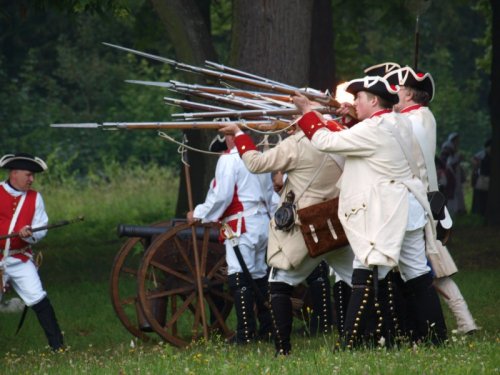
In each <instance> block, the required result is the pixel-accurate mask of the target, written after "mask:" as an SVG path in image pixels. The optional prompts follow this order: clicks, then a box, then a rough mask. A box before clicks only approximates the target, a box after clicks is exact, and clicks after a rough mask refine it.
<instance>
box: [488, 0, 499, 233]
mask: <svg viewBox="0 0 500 375" xmlns="http://www.w3.org/2000/svg"><path fill="white" fill-rule="evenodd" d="M490 3H491V10H492V12H491V13H492V17H493V20H492V27H491V30H492V35H491V50H492V61H491V92H490V108H491V111H490V113H491V128H492V129H491V130H492V139H491V141H492V142H491V176H490V189H489V193H488V208H487V212H486V220H487V223H488V225H491V226H500V106H499V105H498V103H500V3H499V2H498V1H496V0H490Z"/></svg>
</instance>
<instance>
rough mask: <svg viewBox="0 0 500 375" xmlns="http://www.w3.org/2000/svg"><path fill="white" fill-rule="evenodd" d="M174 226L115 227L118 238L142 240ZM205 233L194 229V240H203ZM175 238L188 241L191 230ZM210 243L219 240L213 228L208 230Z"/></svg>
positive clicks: (201, 229) (182, 232)
mask: <svg viewBox="0 0 500 375" xmlns="http://www.w3.org/2000/svg"><path fill="white" fill-rule="evenodd" d="M173 226H174V224H172V225H171V226H167V227H152V226H146V225H128V224H119V225H118V226H117V228H116V229H117V233H118V236H119V237H142V238H151V237H153V236H157V235H160V234H163V233H165V232H167V231H168V230H170V229H172V228H173ZM204 233H205V228H204V227H196V238H197V239H198V240H203V234H204ZM177 236H178V237H179V238H180V239H181V240H187V239H190V238H191V236H192V232H191V228H186V229H183V230H181V231H179V232H177ZM209 239H210V242H217V241H218V239H219V231H218V230H217V229H216V228H215V227H214V228H210V236H209Z"/></svg>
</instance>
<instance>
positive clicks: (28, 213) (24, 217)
mask: <svg viewBox="0 0 500 375" xmlns="http://www.w3.org/2000/svg"><path fill="white" fill-rule="evenodd" d="M37 194H38V193H37V192H36V191H35V190H28V191H27V193H26V199H25V200H24V204H23V206H22V208H21V212H20V213H19V216H18V218H17V221H16V224H15V225H14V229H13V232H18V231H20V230H21V228H22V227H24V226H26V225H31V223H32V221H33V216H34V215H35V204H36V197H37ZM21 197H22V196H18V197H13V196H12V195H10V194H9V193H8V192H7V191H6V190H5V189H4V187H3V186H0V234H1V235H5V234H8V232H9V227H10V223H11V221H12V217H13V216H14V212H15V211H16V208H17V205H18V204H19V201H20V200H21ZM6 241H7V240H1V241H0V249H5V243H6ZM26 246H29V243H28V242H26V241H24V240H23V239H21V238H20V237H14V238H11V239H10V250H16V249H22V248H25V247H26ZM30 252H31V250H29V251H28V253H30ZM13 257H15V258H19V259H21V260H23V261H27V260H28V257H27V256H26V255H24V254H15V255H13ZM2 258H3V251H2V252H1V253H0V260H1V259H2Z"/></svg>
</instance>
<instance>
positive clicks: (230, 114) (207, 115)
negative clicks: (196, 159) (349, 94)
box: [172, 107, 332, 119]
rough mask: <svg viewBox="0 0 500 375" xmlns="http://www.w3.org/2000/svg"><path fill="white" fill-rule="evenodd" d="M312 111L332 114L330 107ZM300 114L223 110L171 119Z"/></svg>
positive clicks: (290, 110)
mask: <svg viewBox="0 0 500 375" xmlns="http://www.w3.org/2000/svg"><path fill="white" fill-rule="evenodd" d="M314 111H316V112H319V113H332V108H330V107H318V108H314ZM300 114H301V112H300V111H299V110H298V109H296V108H275V109H268V110H267V109H255V110H248V111H231V110H225V111H221V112H214V111H210V112H185V113H174V114H172V117H183V118H185V119H189V118H217V117H236V118H247V117H260V116H296V115H300Z"/></svg>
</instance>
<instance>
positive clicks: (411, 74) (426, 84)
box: [385, 66, 434, 101]
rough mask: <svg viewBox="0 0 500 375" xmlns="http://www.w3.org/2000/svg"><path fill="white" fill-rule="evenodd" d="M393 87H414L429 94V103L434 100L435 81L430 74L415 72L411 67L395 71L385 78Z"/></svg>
mask: <svg viewBox="0 0 500 375" xmlns="http://www.w3.org/2000/svg"><path fill="white" fill-rule="evenodd" d="M385 79H387V81H388V82H389V83H390V84H391V85H399V86H407V87H413V88H416V89H417V90H421V91H425V92H426V93H428V94H429V97H430V99H429V101H432V99H434V79H432V76H431V74H430V73H424V72H420V71H418V72H415V71H414V70H413V69H412V68H410V67H409V66H405V67H404V68H400V69H397V70H394V71H392V72H390V73H389V74H387V75H386V76H385Z"/></svg>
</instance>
